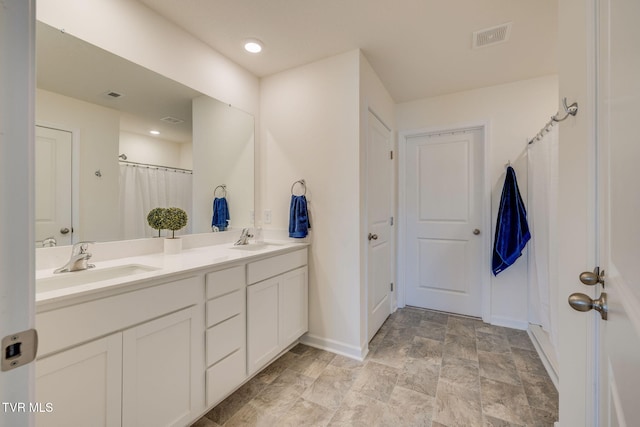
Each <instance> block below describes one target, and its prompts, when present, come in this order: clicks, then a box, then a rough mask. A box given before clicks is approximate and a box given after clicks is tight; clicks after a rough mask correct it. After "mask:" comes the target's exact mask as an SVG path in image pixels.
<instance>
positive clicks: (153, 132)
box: [149, 130, 160, 135]
mask: <svg viewBox="0 0 640 427" xmlns="http://www.w3.org/2000/svg"><path fill="white" fill-rule="evenodd" d="M149 133H150V134H151V135H160V131H159V130H150V131H149Z"/></svg>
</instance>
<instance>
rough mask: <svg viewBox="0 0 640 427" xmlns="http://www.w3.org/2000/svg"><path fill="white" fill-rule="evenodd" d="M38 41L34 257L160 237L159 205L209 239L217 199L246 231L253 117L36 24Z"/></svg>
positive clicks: (250, 198) (250, 203)
mask: <svg viewBox="0 0 640 427" xmlns="http://www.w3.org/2000/svg"><path fill="white" fill-rule="evenodd" d="M36 40H37V45H36V61H37V92H36V125H37V126H36V240H37V243H36V247H40V246H42V242H43V241H44V240H45V239H46V238H48V237H53V238H54V239H55V240H56V242H57V244H58V245H61V244H70V243H72V242H76V241H82V240H92V241H111V240H123V239H132V238H142V237H153V236H154V235H156V236H157V235H158V232H157V231H155V230H152V229H151V228H150V227H148V225H147V221H146V215H147V212H148V210H150V209H151V208H153V207H158V206H160V207H166V204H168V205H169V206H179V207H182V208H183V209H185V210H187V212H188V213H189V222H188V226H187V227H186V228H185V229H184V230H182V233H189V232H192V233H202V232H211V220H212V213H213V212H212V204H213V199H214V196H215V197H222V196H225V195H226V200H227V203H228V209H229V214H230V226H231V227H232V228H241V227H248V226H250V223H251V216H252V215H251V214H252V212H253V201H254V188H253V187H254V119H253V116H251V115H250V114H248V113H246V112H244V111H241V110H239V109H237V108H235V107H233V106H230V105H228V104H224V103H222V102H220V101H218V100H215V99H213V98H210V97H208V96H205V95H203V94H202V93H200V92H198V91H196V90H193V89H191V88H188V87H186V86H184V85H181V84H179V83H177V82H175V81H173V80H171V79H168V78H165V77H163V76H161V75H159V74H157V73H155V72H153V71H150V70H148V69H146V68H143V67H141V66H139V65H137V64H134V63H132V62H129V61H127V60H125V59H123V58H121V57H118V56H116V55H114V54H111V53H109V52H107V51H105V50H103V49H100V48H98V47H96V46H93V45H91V44H89V43H86V42H84V41H83V40H80V39H78V38H76V37H74V36H72V35H69V34H65V33H64V32H61V31H59V30H57V29H55V28H53V27H50V26H48V25H46V24H44V23H42V22H38V24H37V37H36ZM167 60H170V58H167ZM151 131H155V132H154V133H156V134H155V135H154V134H151V133H150V132H151ZM157 132H159V134H157ZM141 187H144V189H143V190H141ZM216 188H218V189H217V190H216ZM214 190H215V193H214ZM167 200H169V201H167ZM162 235H164V232H162Z"/></svg>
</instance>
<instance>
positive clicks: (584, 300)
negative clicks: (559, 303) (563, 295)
mask: <svg viewBox="0 0 640 427" xmlns="http://www.w3.org/2000/svg"><path fill="white" fill-rule="evenodd" d="M569 305H570V306H571V308H573V309H574V310H577V311H589V310H591V309H594V310H596V311H598V312H599V313H600V317H602V320H607V313H608V312H609V307H608V306H607V294H606V293H605V292H603V293H602V295H600V298H598V299H591V298H589V296H587V295H585V294H580V293H574V294H571V295H569Z"/></svg>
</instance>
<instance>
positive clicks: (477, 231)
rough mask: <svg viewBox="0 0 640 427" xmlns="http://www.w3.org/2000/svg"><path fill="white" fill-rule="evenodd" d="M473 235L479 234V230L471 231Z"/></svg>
mask: <svg viewBox="0 0 640 427" xmlns="http://www.w3.org/2000/svg"><path fill="white" fill-rule="evenodd" d="M473 234H475V235H476V236H477V235H478V234H480V230H479V229H477V228H475V229H474V230H473Z"/></svg>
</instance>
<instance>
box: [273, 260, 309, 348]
mask: <svg viewBox="0 0 640 427" xmlns="http://www.w3.org/2000/svg"><path fill="white" fill-rule="evenodd" d="M307 289H308V287H307V267H302V268H299V269H297V270H293V271H290V272H288V273H285V274H283V275H282V278H281V279H280V345H281V348H285V347H287V346H288V345H289V344H291V343H293V342H294V341H295V340H297V339H298V338H300V336H302V334H304V333H305V332H307V329H308V290H307Z"/></svg>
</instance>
